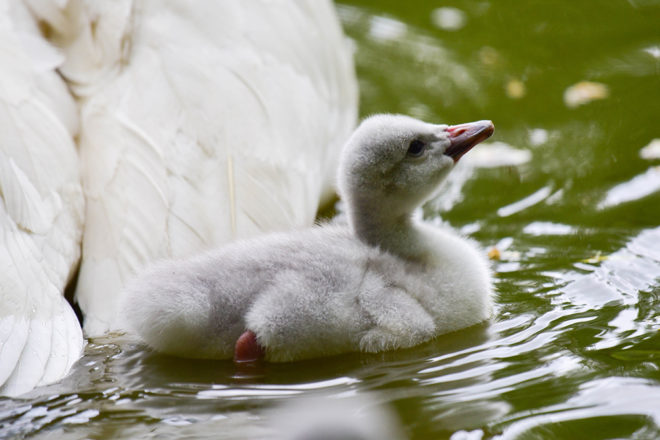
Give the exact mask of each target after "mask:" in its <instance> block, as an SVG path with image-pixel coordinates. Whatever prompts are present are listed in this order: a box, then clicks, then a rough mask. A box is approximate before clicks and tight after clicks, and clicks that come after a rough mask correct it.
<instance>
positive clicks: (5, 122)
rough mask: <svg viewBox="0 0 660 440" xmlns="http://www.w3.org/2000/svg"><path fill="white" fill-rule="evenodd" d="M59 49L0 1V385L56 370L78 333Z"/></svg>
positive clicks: (73, 158) (72, 179) (24, 385)
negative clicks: (70, 291)
mask: <svg viewBox="0 0 660 440" xmlns="http://www.w3.org/2000/svg"><path fill="white" fill-rule="evenodd" d="M59 61H61V56H60V55H59V54H58V53H57V52H56V51H55V50H53V48H52V47H49V46H48V44H47V43H46V42H45V41H44V40H43V39H42V38H41V37H40V36H39V33H38V31H37V29H36V25H35V23H34V22H33V21H32V19H31V17H30V16H29V15H28V13H27V11H26V10H25V9H24V8H23V6H22V3H20V2H18V1H11V0H0V394H4V395H17V394H20V393H22V392H25V391H28V390H30V389H32V388H33V387H34V386H36V385H40V384H45V383H49V382H52V381H55V380H58V379H60V378H61V377H62V376H63V375H64V374H66V372H67V371H68V370H69V368H70V367H71V365H72V364H73V362H75V360H76V359H78V357H79V356H80V352H81V349H82V344H83V340H82V332H81V329H80V325H79V323H78V320H77V319H76V316H75V314H74V313H73V311H72V310H71V307H70V306H69V304H68V303H67V302H66V300H65V299H64V297H63V294H62V292H63V291H64V287H65V285H66V283H67V281H68V279H69V278H70V276H71V273H72V272H73V271H74V269H75V266H76V264H77V263H78V258H79V256H80V238H81V234H82V216H83V195H82V190H81V187H80V181H79V174H78V158H77V155H76V150H75V146H74V143H73V134H74V132H75V129H76V124H77V113H76V109H75V105H74V103H73V100H72V98H71V96H70V95H69V92H68V90H67V88H66V86H65V84H64V82H63V81H62V80H61V79H60V78H59V77H58V76H57V74H56V73H55V71H54V68H55V67H56V66H57V64H58V62H59Z"/></svg>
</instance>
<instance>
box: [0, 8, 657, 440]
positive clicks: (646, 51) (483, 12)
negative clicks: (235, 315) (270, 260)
mask: <svg viewBox="0 0 660 440" xmlns="http://www.w3.org/2000/svg"><path fill="white" fill-rule="evenodd" d="M340 14H341V17H342V19H343V21H344V24H345V26H346V29H347V33H348V34H349V36H350V37H351V38H352V39H353V40H354V41H355V45H356V56H357V66H358V70H359V74H360V78H361V79H360V81H361V83H360V84H361V93H362V112H363V113H364V114H367V113H372V112H376V111H389V112H402V113H408V114H412V115H414V116H419V117H422V118H425V119H429V120H433V121H438V122H447V123H460V122H465V121H471V120H478V119H492V120H493V121H494V122H495V125H496V127H497V132H496V134H495V139H494V141H497V142H501V143H502V144H495V145H491V147H494V149H492V150H488V152H487V153H486V150H484V156H483V157H477V156H478V155H475V158H474V159H473V160H472V163H470V160H469V157H470V156H469V155H468V156H466V157H465V158H464V159H466V160H465V163H461V164H459V165H460V167H457V169H456V170H455V172H454V173H453V174H454V175H453V176H452V180H451V181H450V182H448V184H447V186H446V187H445V191H444V193H443V194H442V195H440V196H439V198H438V199H436V200H435V201H433V202H431V203H429V204H428V205H427V206H426V207H425V208H424V209H423V213H422V215H424V216H425V217H426V218H427V219H428V220H430V221H435V222H439V221H441V219H440V216H439V214H440V213H442V221H445V222H449V223H450V224H452V225H453V226H455V227H457V228H459V229H460V230H461V231H462V232H463V233H464V234H467V235H471V236H472V237H474V238H475V239H476V240H478V241H480V242H481V243H482V244H483V246H484V247H485V248H488V249H490V252H489V253H490V255H491V257H492V258H493V264H494V268H495V270H496V273H497V278H496V282H497V290H498V297H497V313H496V316H495V317H494V318H493V320H492V321H491V322H490V323H486V324H484V325H480V326H476V327H474V328H470V329H466V330H464V331H460V332H456V333H454V334H450V335H446V336H443V337H441V338H438V339H437V340H435V341H432V342H430V343H428V344H425V345H422V346H420V347H416V348H413V349H410V350H404V351H400V352H393V353H382V354H377V355H367V354H348V355H343V356H337V357H333V358H329V359H320V360H310V361H305V362H299V363H295V364H283V365H279V364H266V365H253V366H249V365H248V366H240V367H239V366H235V365H234V364H233V363H232V362H226V361H196V360H185V359H176V358H171V357H167V356H162V355H158V354H155V353H151V352H147V351H145V350H144V348H143V347H141V346H140V345H138V344H136V343H135V342H133V341H130V340H127V339H126V338H125V337H120V336H114V337H108V338H105V339H97V340H93V341H90V342H89V344H88V345H87V348H86V352H85V356H84V358H83V359H82V360H81V361H80V362H78V364H77V365H76V366H75V368H74V370H73V372H72V374H71V375H70V376H69V377H67V378H66V379H65V380H63V381H62V382H60V383H58V384H55V385H52V386H49V387H46V388H42V389H38V390H35V391H34V392H32V393H30V394H28V395H26V396H24V397H23V398H21V399H7V398H3V399H0V433H1V435H0V436H1V437H9V438H11V437H23V436H27V437H31V438H57V439H62V438H64V439H66V438H98V439H101V438H186V437H188V438H225V439H241V438H243V439H251V438H274V437H275V436H276V435H278V429H280V430H281V428H278V427H281V424H280V423H279V420H281V418H282V415H281V414H289V413H287V412H286V411H291V412H290V414H291V415H290V416H285V418H289V417H290V418H291V419H293V420H295V418H296V413H297V410H296V409H295V408H296V407H295V405H294V406H291V407H287V408H288V409H283V410H281V411H283V412H280V411H278V408H280V406H281V405H282V404H283V403H286V402H290V403H295V402H297V401H298V400H299V399H301V398H302V397H309V396H313V395H315V394H317V393H321V395H322V396H324V397H323V399H322V400H327V399H331V400H333V401H338V402H341V403H342V404H344V405H345V406H346V407H347V408H350V407H351V406H352V405H357V406H356V408H357V407H359V408H361V409H359V410H357V412H360V411H367V410H373V411H374V412H375V413H379V412H380V411H391V410H393V411H394V412H395V413H396V414H397V416H398V418H399V419H400V420H401V425H402V431H403V434H402V436H404V437H407V438H413V439H426V438H450V437H451V438H453V439H454V440H460V439H483V438H487V439H489V438H496V437H497V438H501V439H529V438H589V439H605V438H636V439H656V438H660V428H659V426H660V331H659V330H660V298H659V296H660V226H659V223H660V222H659V220H660V191H658V177H657V165H658V164H657V163H656V162H653V161H655V160H656V159H657V157H655V156H653V155H652V154H651V153H653V151H654V150H653V149H654V148H656V147H653V145H654V144H653V142H652V141H653V139H657V138H658V137H659V136H660V132H658V115H659V114H660V99H659V98H660V61H659V60H660V55H659V54H660V51H659V50H658V48H659V47H660V35H659V34H658V32H657V30H658V27H657V24H658V23H659V22H660V2H657V1H652V0H644V1H641V0H635V1H632V0H631V1H628V2H601V3H599V4H598V7H596V6H594V4H593V3H591V2H574V1H571V2H569V1H563V2H560V3H559V4H557V2H542V1H540V0H534V1H530V2H525V3H524V4H522V3H520V2H514V1H513V0H504V1H500V2H489V1H481V2H474V1H468V0H457V1H454V2H452V3H451V5H442V7H439V6H438V5H429V4H428V2H423V1H421V0H418V1H415V2H373V1H370V0H346V1H345V2H342V5H340ZM585 81H587V82H591V83H598V84H603V85H605V86H606V90H607V94H606V95H604V96H600V98H599V99H591V100H586V101H584V102H583V103H582V105H579V106H574V107H569V106H567V104H566V103H565V102H564V93H565V92H566V90H567V89H569V87H571V86H572V85H575V84H580V83H583V82H585ZM478 148H479V147H478ZM642 148H645V149H644V150H642ZM656 149H657V148H656ZM640 150H642V151H643V152H644V153H640ZM477 151H478V150H474V151H473V153H477ZM649 152H650V153H649ZM470 154H472V153H470ZM488 154H490V156H488ZM640 155H641V157H640ZM649 160H651V161H652V162H649ZM462 162H463V161H462ZM495 163H497V164H498V166H497V167H491V166H492V165H493V164H495ZM363 396H366V399H367V400H360V398H361V397H363ZM356 397H357V400H355V398H356ZM356 402H357V403H356ZM324 411H325V410H324V409H323V408H320V409H318V410H317V411H315V413H318V414H321V415H323V412H324ZM328 411H329V413H328V414H330V411H332V410H331V409H329V408H328ZM305 418H307V417H305ZM360 423H367V424H368V423H369V422H366V421H365V422H360ZM374 423H375V424H377V423H378V422H374ZM285 430H286V429H285Z"/></svg>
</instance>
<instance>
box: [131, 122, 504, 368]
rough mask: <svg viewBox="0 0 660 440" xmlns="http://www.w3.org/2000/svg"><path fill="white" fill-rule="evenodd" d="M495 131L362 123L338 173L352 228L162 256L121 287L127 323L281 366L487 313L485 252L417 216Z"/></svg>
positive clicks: (202, 353) (174, 347)
mask: <svg viewBox="0 0 660 440" xmlns="http://www.w3.org/2000/svg"><path fill="white" fill-rule="evenodd" d="M493 131H494V127H493V124H492V122H490V121H478V122H472V123H467V124H461V125H454V126H447V125H435V124H429V123H425V122H422V121H419V120H417V119H414V118H411V117H407V116H402V115H375V116H371V117H369V118H367V119H365V120H364V121H363V122H362V123H361V124H360V126H359V127H358V128H357V129H356V130H355V132H354V133H353V135H352V136H351V138H350V139H349V140H348V142H347V144H346V145H345V147H344V150H343V152H342V155H341V161H340V167H339V172H338V187H339V191H340V196H341V198H342V199H343V200H344V202H345V204H346V214H347V219H348V221H347V224H339V223H338V222H335V223H331V224H326V225H321V226H316V227H313V228H309V229H305V230H298V231H293V232H287V233H275V234H270V235H264V236H261V237H258V238H253V239H249V240H243V241H237V242H234V243H231V244H228V245H226V246H224V247H221V248H219V249H217V250H214V251H211V252H208V253H205V254H202V255H199V256H196V257H193V258H189V259H186V260H176V261H165V262H162V263H160V264H158V265H156V266H154V267H152V268H151V269H149V270H147V271H146V273H144V274H143V275H142V276H141V277H139V278H137V279H136V280H135V281H134V282H132V283H131V284H130V285H129V286H128V287H127V289H126V292H125V295H124V298H125V299H124V301H123V306H122V307H123V311H124V316H125V317H126V319H127V324H128V325H129V327H130V328H132V329H133V330H134V331H135V332H136V333H137V334H138V335H139V336H140V337H141V338H142V339H143V340H144V341H145V342H146V343H147V344H148V345H149V346H151V347H153V348H154V349H156V350H158V351H161V352H164V353H168V354H172V355H176V356H183V357H191V358H215V359H224V358H231V357H232V356H233V357H234V359H235V360H236V361H253V360H257V359H265V360H267V361H273V362H285V361H294V360H300V359H306V358H313V357H321V356H329V355H335V354H339V353H344V352H352V351H363V352H371V353H373V352H379V351H384V350H393V349H400V348H406V347H412V346H415V345H417V344H420V343H422V342H425V341H428V340H430V339H432V338H434V337H436V336H438V335H440V334H443V333H448V332H451V331H455V330H459V329H462V328H465V327H468V326H471V325H474V324H477V323H479V322H482V321H484V320H486V319H488V317H489V316H490V314H491V309H492V298H491V296H492V280H491V273H490V269H489V265H488V261H487V259H486V257H485V254H484V252H482V250H481V249H479V247H478V246H477V245H476V244H474V243H473V242H471V241H470V240H468V239H465V238H463V237H460V236H459V235H457V234H456V233H455V232H453V231H452V230H450V229H448V228H439V227H435V226H431V225H429V224H425V223H423V222H418V221H416V220H414V219H413V218H412V213H413V210H414V209H415V208H417V207H418V206H420V205H421V204H422V203H423V202H424V201H425V200H426V199H428V198H429V197H430V196H432V195H433V193H434V191H435V190H436V188H437V187H438V186H439V185H440V183H441V182H442V181H443V180H444V179H445V177H446V176H447V174H448V173H449V171H451V169H452V168H453V167H454V165H455V163H456V162H457V161H458V160H459V159H460V157H461V156H462V155H463V154H465V153H466V152H467V151H468V150H469V149H470V148H472V147H473V146H474V145H476V144H477V143H479V142H481V141H483V140H484V139H486V138H488V137H489V136H490V135H491V134H492V133H493Z"/></svg>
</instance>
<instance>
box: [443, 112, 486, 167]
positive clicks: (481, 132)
mask: <svg viewBox="0 0 660 440" xmlns="http://www.w3.org/2000/svg"><path fill="white" fill-rule="evenodd" d="M494 131H495V126H494V125H493V123H492V122H491V121H476V122H468V123H467V124H460V125H452V126H450V127H448V128H447V132H448V133H449V140H450V141H451V144H450V145H449V148H447V150H446V151H445V154H446V155H447V156H449V157H451V158H452V159H454V162H458V159H460V158H461V157H462V156H463V155H464V154H465V153H467V152H468V151H470V149H471V148H472V147H474V146H475V145H477V144H478V143H479V142H481V141H484V140H486V139H488V138H489V137H490V136H491V135H492V134H493V132H494Z"/></svg>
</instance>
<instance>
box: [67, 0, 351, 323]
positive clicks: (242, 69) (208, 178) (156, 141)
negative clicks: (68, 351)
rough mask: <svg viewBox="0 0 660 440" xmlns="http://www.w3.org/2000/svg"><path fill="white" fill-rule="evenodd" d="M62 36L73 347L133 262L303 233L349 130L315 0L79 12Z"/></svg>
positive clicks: (346, 75)
mask: <svg viewBox="0 0 660 440" xmlns="http://www.w3.org/2000/svg"><path fill="white" fill-rule="evenodd" d="M79 7H80V9H78V10H77V12H76V13H79V14H80V15H79V16H78V17H79V18H80V19H79V21H78V23H77V25H76V26H77V27H76V28H75V32H74V33H73V34H72V35H68V36H67V35H66V32H61V35H62V36H63V37H62V38H61V41H60V44H61V45H62V46H63V47H65V48H66V51H67V62H66V64H65V65H64V66H63V68H62V69H61V71H62V73H63V75H64V76H65V77H66V79H67V80H68V81H69V83H70V84H71V86H72V89H73V91H74V93H76V94H77V95H78V96H79V97H80V100H81V104H82V109H81V127H82V128H81V137H80V149H81V164H82V179H83V188H84V191H85V196H86V201H87V208H86V214H87V215H86V222H85V232H84V238H83V260H82V265H81V271H80V278H79V282H78V290H77V292H76V296H77V299H78V301H79V303H80V306H81V308H82V310H83V312H84V314H85V324H84V329H85V331H86V332H87V334H88V335H90V336H93V335H98V334H101V333H104V332H106V331H108V330H113V329H121V323H120V321H119V319H120V317H118V316H117V306H118V302H119V297H120V292H121V290H122V287H123V285H124V284H125V282H126V281H127V280H128V279H129V278H130V277H132V275H133V274H134V273H135V272H136V271H137V270H138V269H140V268H141V267H143V266H144V265H145V264H147V263H149V262H151V261H153V260H155V259H159V258H163V257H169V256H185V255H189V254H191V253H194V252H199V251H200V250H203V249H206V248H208V247H211V246H214V245H218V244H221V243H224V242H227V241H229V240H231V239H233V238H236V237H246V236H249V235H254V234H256V233H258V232H261V231H271V230H277V229H289V228H292V227H299V226H303V225H311V224H312V222H313V220H314V216H315V213H316V210H317V207H318V204H319V199H320V198H321V196H322V194H323V193H324V192H327V191H328V182H329V181H330V180H331V178H332V177H333V176H334V170H335V165H336V159H337V155H338V153H339V150H340V147H341V145H342V144H343V142H344V140H345V138H346V137H347V136H348V134H349V132H350V130H351V129H352V127H353V124H354V122H355V118H356V108H357V105H356V95H357V93H356V82H355V77H354V72H353V66H352V53H351V51H350V48H349V45H348V44H347V41H346V40H345V37H344V36H343V34H342V31H341V28H340V26H339V23H338V20H337V17H336V15H335V11H334V10H333V9H332V4H331V3H330V2H328V1H324V2H321V1H318V0H302V1H296V2H272V1H258V0H257V1H249V2H244V1H241V2H239V1H234V2H203V4H202V3H200V2H181V1H174V0H172V1H168V0H135V1H130V0H117V1H96V0H90V1H88V2H83V3H82V4H81V5H79Z"/></svg>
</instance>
